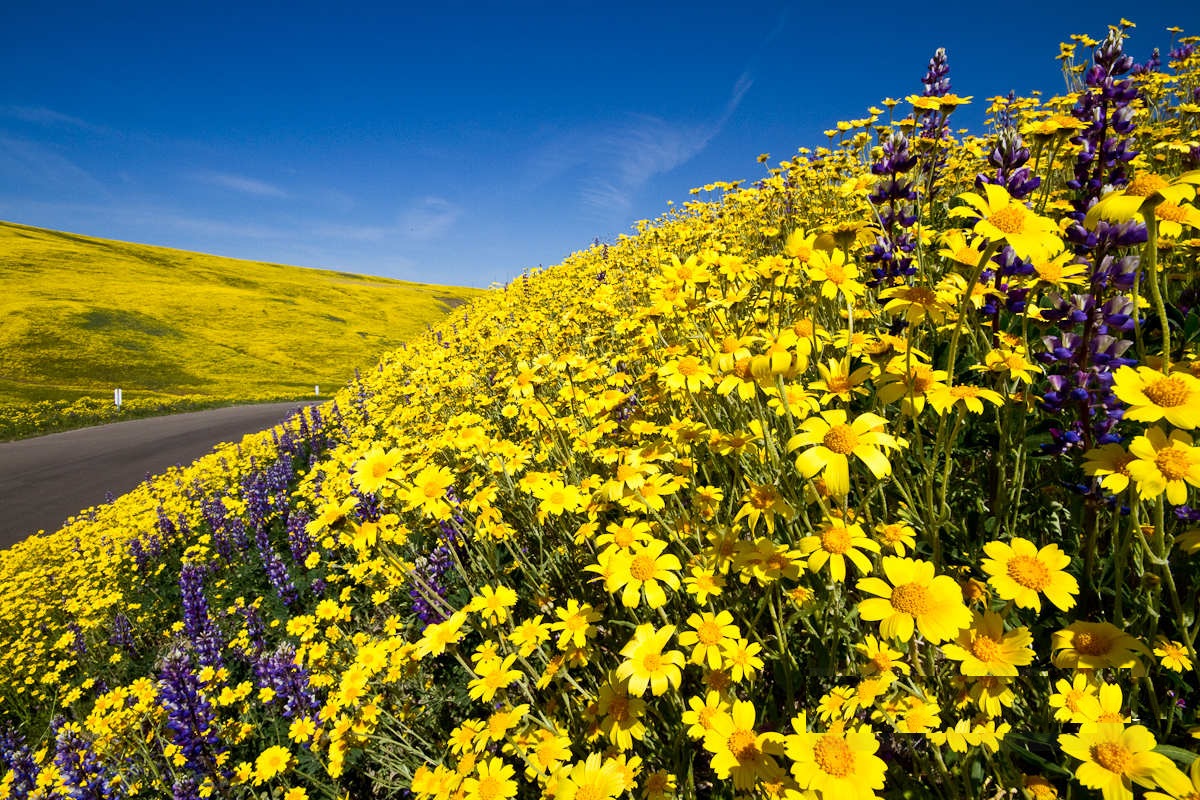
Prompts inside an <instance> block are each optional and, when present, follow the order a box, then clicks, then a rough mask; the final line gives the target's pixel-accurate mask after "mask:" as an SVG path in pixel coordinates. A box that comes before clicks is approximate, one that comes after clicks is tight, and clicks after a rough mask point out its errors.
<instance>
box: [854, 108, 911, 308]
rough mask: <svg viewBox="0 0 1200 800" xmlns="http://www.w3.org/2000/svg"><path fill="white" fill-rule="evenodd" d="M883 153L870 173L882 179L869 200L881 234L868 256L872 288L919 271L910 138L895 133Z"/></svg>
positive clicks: (884, 144)
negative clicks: (915, 254)
mask: <svg viewBox="0 0 1200 800" xmlns="http://www.w3.org/2000/svg"><path fill="white" fill-rule="evenodd" d="M882 149H883V154H882V156H881V157H880V158H879V160H878V161H876V162H875V163H874V164H872V165H871V173H872V174H873V175H878V176H880V178H881V179H882V180H880V181H879V182H877V183H876V184H875V186H874V188H873V189H872V190H871V194H870V195H868V198H867V199H869V200H870V201H871V204H872V205H873V206H874V207H875V212H876V213H877V214H878V215H879V222H880V228H881V230H880V233H879V235H878V236H877V237H876V239H875V244H873V245H872V246H871V252H870V253H868V254H867V255H866V258H865V260H866V262H867V263H868V264H872V265H873V266H872V267H871V279H870V281H869V283H870V284H871V285H872V286H879V285H884V286H886V285H890V284H891V283H892V282H893V281H895V280H896V279H905V278H907V277H908V276H910V275H912V274H913V273H915V272H916V267H914V266H913V258H912V255H911V254H912V252H913V250H914V249H915V248H916V237H914V236H913V234H912V231H911V230H909V229H910V228H911V227H912V225H913V223H915V222H916V221H917V213H916V207H915V205H914V203H915V201H916V199H917V190H916V188H915V187H914V186H913V182H912V181H911V180H910V179H909V178H907V177H906V173H907V172H908V171H909V170H911V169H912V168H913V167H915V166H916V164H917V157H916V156H915V155H913V154H912V153H911V152H909V149H908V139H907V137H905V136H904V134H903V133H899V132H896V133H893V134H891V135H890V136H888V138H887V139H886V140H884V142H883V146H882Z"/></svg>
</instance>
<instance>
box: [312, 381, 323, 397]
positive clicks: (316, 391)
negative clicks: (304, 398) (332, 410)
mask: <svg viewBox="0 0 1200 800" xmlns="http://www.w3.org/2000/svg"><path fill="white" fill-rule="evenodd" d="M313 394H315V395H316V396H317V397H320V396H321V384H319V383H318V384H317V385H316V386H314V387H313Z"/></svg>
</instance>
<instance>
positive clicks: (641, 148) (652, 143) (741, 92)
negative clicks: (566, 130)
mask: <svg viewBox="0 0 1200 800" xmlns="http://www.w3.org/2000/svg"><path fill="white" fill-rule="evenodd" d="M753 83H754V82H753V80H752V79H751V78H750V75H749V73H742V74H741V75H740V76H739V77H738V79H737V81H736V82H735V83H734V85H733V88H732V89H731V90H730V94H729V98H728V100H726V102H725V105H724V107H723V108H722V110H721V114H720V115H719V116H718V117H717V118H716V119H715V120H712V121H710V122H707V123H701V124H679V123H671V122H668V121H667V120H664V119H661V118H659V117H654V116H648V115H636V116H633V115H631V116H630V117H629V119H628V120H627V121H626V122H625V123H624V124H622V125H619V126H616V127H614V128H612V129H611V130H608V131H605V132H603V133H601V134H600V135H599V136H598V137H597V140H596V142H595V145H596V147H597V150H598V152H599V153H600V154H601V157H602V161H603V162H604V163H606V164H607V169H606V171H605V174H604V175H600V176H595V177H593V178H591V179H589V180H587V181H585V182H584V185H583V187H582V190H581V193H580V199H581V201H582V202H583V204H584V205H585V206H587V207H589V208H591V209H592V210H594V211H596V212H599V213H605V214H614V213H620V214H623V213H626V212H627V211H628V210H629V208H630V207H631V206H632V205H633V199H634V196H635V195H636V194H637V193H638V191H640V190H641V189H642V187H644V186H645V185H646V184H647V183H648V182H649V181H650V179H652V178H654V177H655V176H657V175H662V174H665V173H667V172H670V171H671V170H673V169H675V168H676V167H679V166H682V165H683V164H686V163H687V162H688V161H691V160H692V159H693V158H695V157H696V156H698V155H699V154H700V153H702V152H704V150H705V149H706V148H707V147H708V146H709V144H710V143H711V142H712V140H713V139H714V138H716V136H717V135H718V134H719V133H720V132H721V131H722V129H724V127H725V126H726V124H728V122H729V120H730V119H731V118H732V117H733V115H734V113H735V112H736V111H737V109H738V106H739V105H741V102H742V99H743V98H744V97H745V96H746V93H747V92H748V91H750V87H751V86H752V85H753Z"/></svg>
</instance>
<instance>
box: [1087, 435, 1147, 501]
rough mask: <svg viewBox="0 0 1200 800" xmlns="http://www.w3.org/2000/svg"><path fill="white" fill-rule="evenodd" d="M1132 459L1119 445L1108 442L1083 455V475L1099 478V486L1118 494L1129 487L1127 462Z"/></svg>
mask: <svg viewBox="0 0 1200 800" xmlns="http://www.w3.org/2000/svg"><path fill="white" fill-rule="evenodd" d="M1133 460H1134V457H1133V456H1132V455H1130V454H1129V452H1128V451H1126V450H1125V448H1124V447H1121V445H1119V444H1116V443H1115V442H1110V443H1109V444H1106V445H1101V446H1100V447H1095V448H1092V449H1091V450H1088V451H1087V452H1086V453H1084V454H1083V474H1084V475H1090V476H1092V477H1094V478H1099V480H1100V486H1101V488H1103V489H1106V490H1107V491H1110V492H1112V493H1113V494H1120V493H1121V492H1123V491H1125V489H1126V488H1128V486H1129V470H1128V469H1126V468H1127V467H1128V466H1129V462H1131V461H1133Z"/></svg>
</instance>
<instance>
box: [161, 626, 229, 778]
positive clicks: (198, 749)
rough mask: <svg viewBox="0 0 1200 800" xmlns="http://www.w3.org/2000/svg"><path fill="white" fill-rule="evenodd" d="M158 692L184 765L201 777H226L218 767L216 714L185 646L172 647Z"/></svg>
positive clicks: (164, 664)
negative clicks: (180, 647)
mask: <svg viewBox="0 0 1200 800" xmlns="http://www.w3.org/2000/svg"><path fill="white" fill-rule="evenodd" d="M158 685H159V696H160V697H161V699H162V704H163V707H164V708H165V709H166V711H167V730H168V731H169V732H170V737H171V742H172V743H173V744H174V745H176V746H177V747H178V748H179V750H180V753H181V754H182V755H183V758H184V767H185V769H187V770H188V771H189V772H191V773H192V774H193V775H195V776H196V778H197V779H198V780H200V781H202V780H203V779H204V778H206V777H212V778H223V777H226V776H224V775H223V773H220V772H219V770H218V767H217V764H218V756H220V753H221V751H220V741H219V739H218V737H217V732H216V730H215V729H214V723H215V721H216V714H215V713H214V711H213V707H212V703H211V702H209V700H208V698H207V697H205V696H204V692H203V691H202V689H201V685H200V679H199V677H197V675H196V673H195V672H194V671H193V670H192V664H191V659H190V658H189V657H188V654H187V652H186V651H184V650H179V649H176V650H172V651H171V652H170V653H168V654H167V656H166V658H164V659H163V665H162V669H161V670H160V671H159V679H158Z"/></svg>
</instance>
